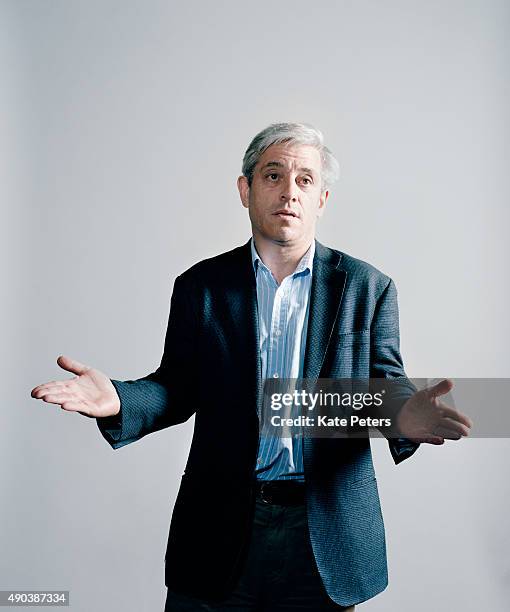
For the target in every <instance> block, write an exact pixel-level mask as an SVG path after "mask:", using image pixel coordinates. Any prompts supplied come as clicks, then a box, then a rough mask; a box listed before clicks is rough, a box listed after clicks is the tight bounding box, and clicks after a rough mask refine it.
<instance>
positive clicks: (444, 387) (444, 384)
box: [427, 378, 453, 399]
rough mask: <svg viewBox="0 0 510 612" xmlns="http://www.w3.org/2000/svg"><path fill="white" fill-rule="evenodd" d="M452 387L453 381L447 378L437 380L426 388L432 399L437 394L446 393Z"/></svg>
mask: <svg viewBox="0 0 510 612" xmlns="http://www.w3.org/2000/svg"><path fill="white" fill-rule="evenodd" d="M452 388H453V382H452V381H451V380H450V379H449V378H445V379H444V380H442V381H440V382H438V383H437V384H435V385H434V386H433V387H430V389H427V393H428V396H429V397H430V398H431V399H433V398H435V397H438V396H439V395H446V394H447V393H448V392H449V391H451V389H452Z"/></svg>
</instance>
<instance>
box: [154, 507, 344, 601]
mask: <svg viewBox="0 0 510 612" xmlns="http://www.w3.org/2000/svg"><path fill="white" fill-rule="evenodd" d="M201 610H203V611H210V612H212V611H215V612H221V611H227V610H228V611H230V612H248V611H253V612H255V611H256V612H273V611H275V612H276V611H277V610H278V611H280V610H282V611H283V610H287V611H288V612H297V611H299V610H309V611H310V612H320V611H322V610H330V611H333V610H334V611H336V612H338V611H339V610H349V611H353V610H354V606H351V607H349V608H343V607H341V606H339V605H338V604H335V603H334V602H333V601H332V600H331V599H330V598H329V597H328V596H327V594H326V591H325V589H324V586H323V584H322V581H321V579H320V576H319V572H318V570H317V565H316V563H315V559H314V556H313V552H312V548H311V544H310V540H309V537H308V528H307V522H306V510H305V506H304V504H301V505H297V506H280V505H269V504H266V503H264V502H263V501H261V500H257V503H256V507H255V516H254V521H253V531H252V536H251V540H250V546H249V548H248V551H247V556H246V558H245V561H244V566H243V570H242V573H241V577H240V579H239V581H238V583H237V585H236V587H235V589H234V591H233V592H232V594H231V595H230V596H229V597H228V599H226V600H225V601H223V602H220V603H214V604H211V603H206V602H204V601H199V600H197V599H193V598H190V597H186V596H183V595H179V594H177V593H174V592H172V591H168V595H167V600H166V606H165V612H199V611H201Z"/></svg>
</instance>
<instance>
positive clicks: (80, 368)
mask: <svg viewBox="0 0 510 612" xmlns="http://www.w3.org/2000/svg"><path fill="white" fill-rule="evenodd" d="M57 363H58V365H59V366H60V367H61V368H62V369H64V370H67V371H68V372H73V374H78V376H81V375H82V374H85V372H87V371H88V370H90V369H91V368H90V366H88V365H85V364H84V363H81V362H80V361H76V359H71V357H67V356H66V355H60V356H59V357H58V358H57Z"/></svg>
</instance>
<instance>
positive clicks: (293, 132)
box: [32, 123, 471, 612]
mask: <svg viewBox="0 0 510 612" xmlns="http://www.w3.org/2000/svg"><path fill="white" fill-rule="evenodd" d="M337 166H338V165H337V162H336V160H335V159H334V157H333V156H332V154H331V152H330V151H329V149H327V147H325V146H324V144H323V138H322V134H321V133H320V132H319V131H318V130H316V129H315V128H313V127H311V126H308V125H304V124H290V123H289V124H274V125H271V126H269V127H268V128H266V129H265V130H263V131H262V132H260V133H259V134H258V135H257V136H256V137H255V138H254V139H253V141H252V142H251V144H250V146H249V147H248V150H247V151H246V154H245V157H244V160H243V174H242V176H240V177H239V179H238V188H239V193H240V197H241V201H242V204H243V206H244V207H246V208H247V209H248V212H249V216H250V220H251V226H252V238H251V239H250V240H249V241H248V242H247V243H246V244H245V245H243V246H241V247H238V248H236V249H234V250H232V251H229V252H227V253H223V254H221V255H218V256H217V257H213V258H211V259H207V260H204V261H201V262H199V263H198V264H196V265H194V266H193V267H192V268H190V269H189V270H187V271H186V272H184V273H183V274H181V275H180V276H179V277H178V278H177V279H176V281H175V286H174V291H173V295H172V300H171V308H170V316H169V322H168V328H167V333H166V339H165V347H164V353H163V357H162V360H161V365H160V367H159V368H158V369H157V370H156V371H155V372H153V373H151V374H149V375H148V376H145V377H144V378H141V379H138V380H134V381H116V380H113V381H112V380H110V379H109V378H108V377H107V376H105V375H104V374H102V373H101V372H99V371H98V370H95V369H93V368H89V367H88V366H85V365H83V364H80V363H78V362H76V361H74V360H72V359H70V358H68V357H64V356H60V357H59V358H58V364H59V365H60V366H61V367H63V368H64V369H66V370H68V371H70V372H73V373H75V374H76V375H77V376H76V377H75V378H73V379H71V380H67V381H56V382H50V383H46V384H44V385H40V386H38V387H36V388H35V389H33V390H32V396H33V397H36V398H41V399H43V400H44V401H47V402H51V403H56V404H60V405H61V406H62V408H63V409H65V410H70V411H77V412H81V413H82V414H86V415H89V416H93V417H96V418H97V423H98V426H99V428H100V430H101V432H102V434H103V435H104V437H105V438H106V440H107V441H108V442H109V443H110V444H111V445H112V447H113V448H119V447H121V446H124V445H126V444H129V443H130V442H134V441H136V440H139V439H140V438H141V437H143V436H144V435H146V434H148V433H151V432H154V431H157V430H160V429H163V428H164V427H168V426H170V425H174V424H176V423H182V422H184V421H185V420H187V419H188V418H189V417H190V416H191V415H193V414H195V415H196V417H195V429H194V435H193V441H192V444H191V450H190V454H189V458H188V462H187V465H186V470H185V473H184V475H183V477H182V481H181V486H180V489H179V494H178V498H177V501H176V504H175V507H174V510H173V515H172V523H171V527H170V534H169V539H168V548H167V555H166V571H165V577H166V580H165V582H166V585H167V586H168V588H169V591H168V598H167V604H166V609H167V610H313V611H315V612H316V611H318V610H329V609H336V610H339V609H352V608H351V607H353V606H354V604H356V603H359V602H362V601H365V600H367V599H369V598H371V597H373V596H374V595H376V594H377V593H379V592H380V591H382V590H383V589H384V588H385V587H386V585H387V569H386V551H385V539H384V526H383V521H382V515H381V510H380V504H379V497H378V492H377V484H376V479H375V474H374V468H373V464H372V458H371V453H370V443H369V440H368V438H366V437H365V438H352V439H345V438H329V439H320V438H316V439H315V438H301V437H299V436H298V437H290V438H270V437H266V436H263V435H260V422H259V421H260V406H261V399H262V387H263V384H264V381H265V380H267V379H271V378H272V379H278V378H286V379H287V378H304V379H311V380H315V379H317V378H335V379H336V378H369V377H372V378H401V379H402V380H403V381H404V384H403V386H402V387H401V389H403V390H404V393H403V394H402V395H401V397H400V399H399V401H398V406H397V411H396V412H395V414H394V417H395V431H396V432H397V434H398V436H391V437H389V439H388V442H389V446H390V451H391V453H392V456H393V458H394V461H395V462H396V463H399V462H401V461H403V460H404V459H406V458H407V457H409V456H410V455H411V454H412V453H413V452H414V451H415V450H416V448H417V447H418V445H419V443H421V442H428V443H431V444H442V443H443V442H444V440H445V439H459V438H460V437H461V436H465V435H468V433H469V428H470V427H471V422H470V420H469V419H468V418H467V417H465V416H464V415H462V414H460V413H458V412H457V411H455V410H453V409H451V408H449V407H447V406H445V405H444V404H442V403H441V402H440V400H439V397H440V396H441V395H443V394H445V393H447V392H448V391H449V390H450V388H451V382H450V381H447V380H445V381H442V382H441V383H439V384H437V385H436V386H435V387H433V388H431V389H428V390H424V391H420V392H417V391H416V389H415V388H414V386H413V385H412V384H411V383H410V382H409V381H407V379H405V373H404V369H403V364H402V359H401V357H400V353H399V329H398V310H397V298H396V290H395V287H394V284H393V282H392V281H391V279H390V278H388V277H387V276H385V275H384V274H382V273H381V272H379V271H377V270H376V269H375V268H373V267H372V266H370V265H369V264H366V263H365V262H362V261H360V260H357V259H355V258H353V257H350V256H349V255H346V254H344V253H341V252H339V251H335V250H333V249H330V248H327V247H325V246H323V245H321V244H320V243H319V242H318V241H316V240H315V239H314V237H315V227H316V222H317V219H318V217H320V216H321V215H322V214H323V212H324V209H325V205H326V202H327V199H328V196H329V187H330V185H331V183H332V182H333V181H334V180H335V178H336V174H337Z"/></svg>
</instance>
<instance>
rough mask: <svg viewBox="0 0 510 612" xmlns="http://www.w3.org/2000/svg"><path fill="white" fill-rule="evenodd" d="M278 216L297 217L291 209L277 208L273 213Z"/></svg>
mask: <svg viewBox="0 0 510 612" xmlns="http://www.w3.org/2000/svg"><path fill="white" fill-rule="evenodd" d="M274 214H275V215H276V216H278V217H295V218H296V219H297V218H298V215H297V214H296V213H295V212H294V211H293V210H277V211H276V212H275V213H274Z"/></svg>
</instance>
